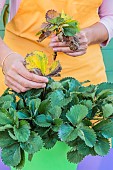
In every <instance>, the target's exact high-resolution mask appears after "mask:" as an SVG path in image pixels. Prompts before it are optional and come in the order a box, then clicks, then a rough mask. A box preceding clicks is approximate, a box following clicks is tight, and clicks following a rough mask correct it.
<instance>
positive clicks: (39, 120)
mask: <svg viewBox="0 0 113 170" xmlns="http://www.w3.org/2000/svg"><path fill="white" fill-rule="evenodd" d="M48 117H50V116H49V115H44V114H41V115H38V116H37V117H36V118H35V120H34V122H35V123H36V124H37V125H38V126H40V127H49V126H51V123H50V122H48ZM50 118H51V117H50Z"/></svg>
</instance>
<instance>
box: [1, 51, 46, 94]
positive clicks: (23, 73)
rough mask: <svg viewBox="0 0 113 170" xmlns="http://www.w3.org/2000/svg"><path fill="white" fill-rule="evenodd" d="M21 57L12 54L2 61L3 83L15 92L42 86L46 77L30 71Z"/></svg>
mask: <svg viewBox="0 0 113 170" xmlns="http://www.w3.org/2000/svg"><path fill="white" fill-rule="evenodd" d="M23 61H24V59H23V57H22V56H21V55H19V54H12V55H10V57H8V58H7V59H6V60H5V62H4V73H5V84H6V85H7V86H8V87H9V88H11V89H13V90H14V91H16V92H17V93H20V92H25V91H27V90H30V89H32V88H44V87H46V83H47V82H48V79H47V78H46V77H43V76H38V75H36V74H34V73H30V72H29V71H28V70H27V69H26V68H25V67H24V65H23Z"/></svg>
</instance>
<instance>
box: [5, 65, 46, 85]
mask: <svg viewBox="0 0 113 170" xmlns="http://www.w3.org/2000/svg"><path fill="white" fill-rule="evenodd" d="M20 68H21V69H20ZM12 70H13V71H15V72H16V73H18V74H20V75H21V76H22V77H24V78H26V79H28V80H31V81H34V82H41V83H47V82H48V79H47V78H46V77H43V76H38V75H36V74H33V73H30V72H29V71H28V70H27V69H26V68H25V67H24V65H23V63H20V62H19V64H17V63H16V64H14V65H12ZM7 74H8V73H7ZM9 74H10V73H9Z"/></svg>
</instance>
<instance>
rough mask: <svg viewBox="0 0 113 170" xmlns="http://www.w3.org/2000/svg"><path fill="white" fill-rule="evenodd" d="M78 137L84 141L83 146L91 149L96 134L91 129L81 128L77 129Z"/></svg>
mask: <svg viewBox="0 0 113 170" xmlns="http://www.w3.org/2000/svg"><path fill="white" fill-rule="evenodd" d="M78 133H79V137H80V138H81V139H82V140H84V142H85V144H86V145H87V146H89V147H93V146H94V144H95V142H96V133H95V132H94V130H93V129H91V128H89V127H87V126H83V127H82V128H80V129H79V132H78Z"/></svg>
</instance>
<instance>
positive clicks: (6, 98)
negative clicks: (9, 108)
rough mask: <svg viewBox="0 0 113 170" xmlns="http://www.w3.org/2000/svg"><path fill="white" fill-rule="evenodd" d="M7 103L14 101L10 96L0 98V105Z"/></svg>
mask: <svg viewBox="0 0 113 170" xmlns="http://www.w3.org/2000/svg"><path fill="white" fill-rule="evenodd" d="M8 101H10V102H13V101H14V98H13V96H12V95H9V94H7V95H5V96H1V97H0V103H5V102H8Z"/></svg>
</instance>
